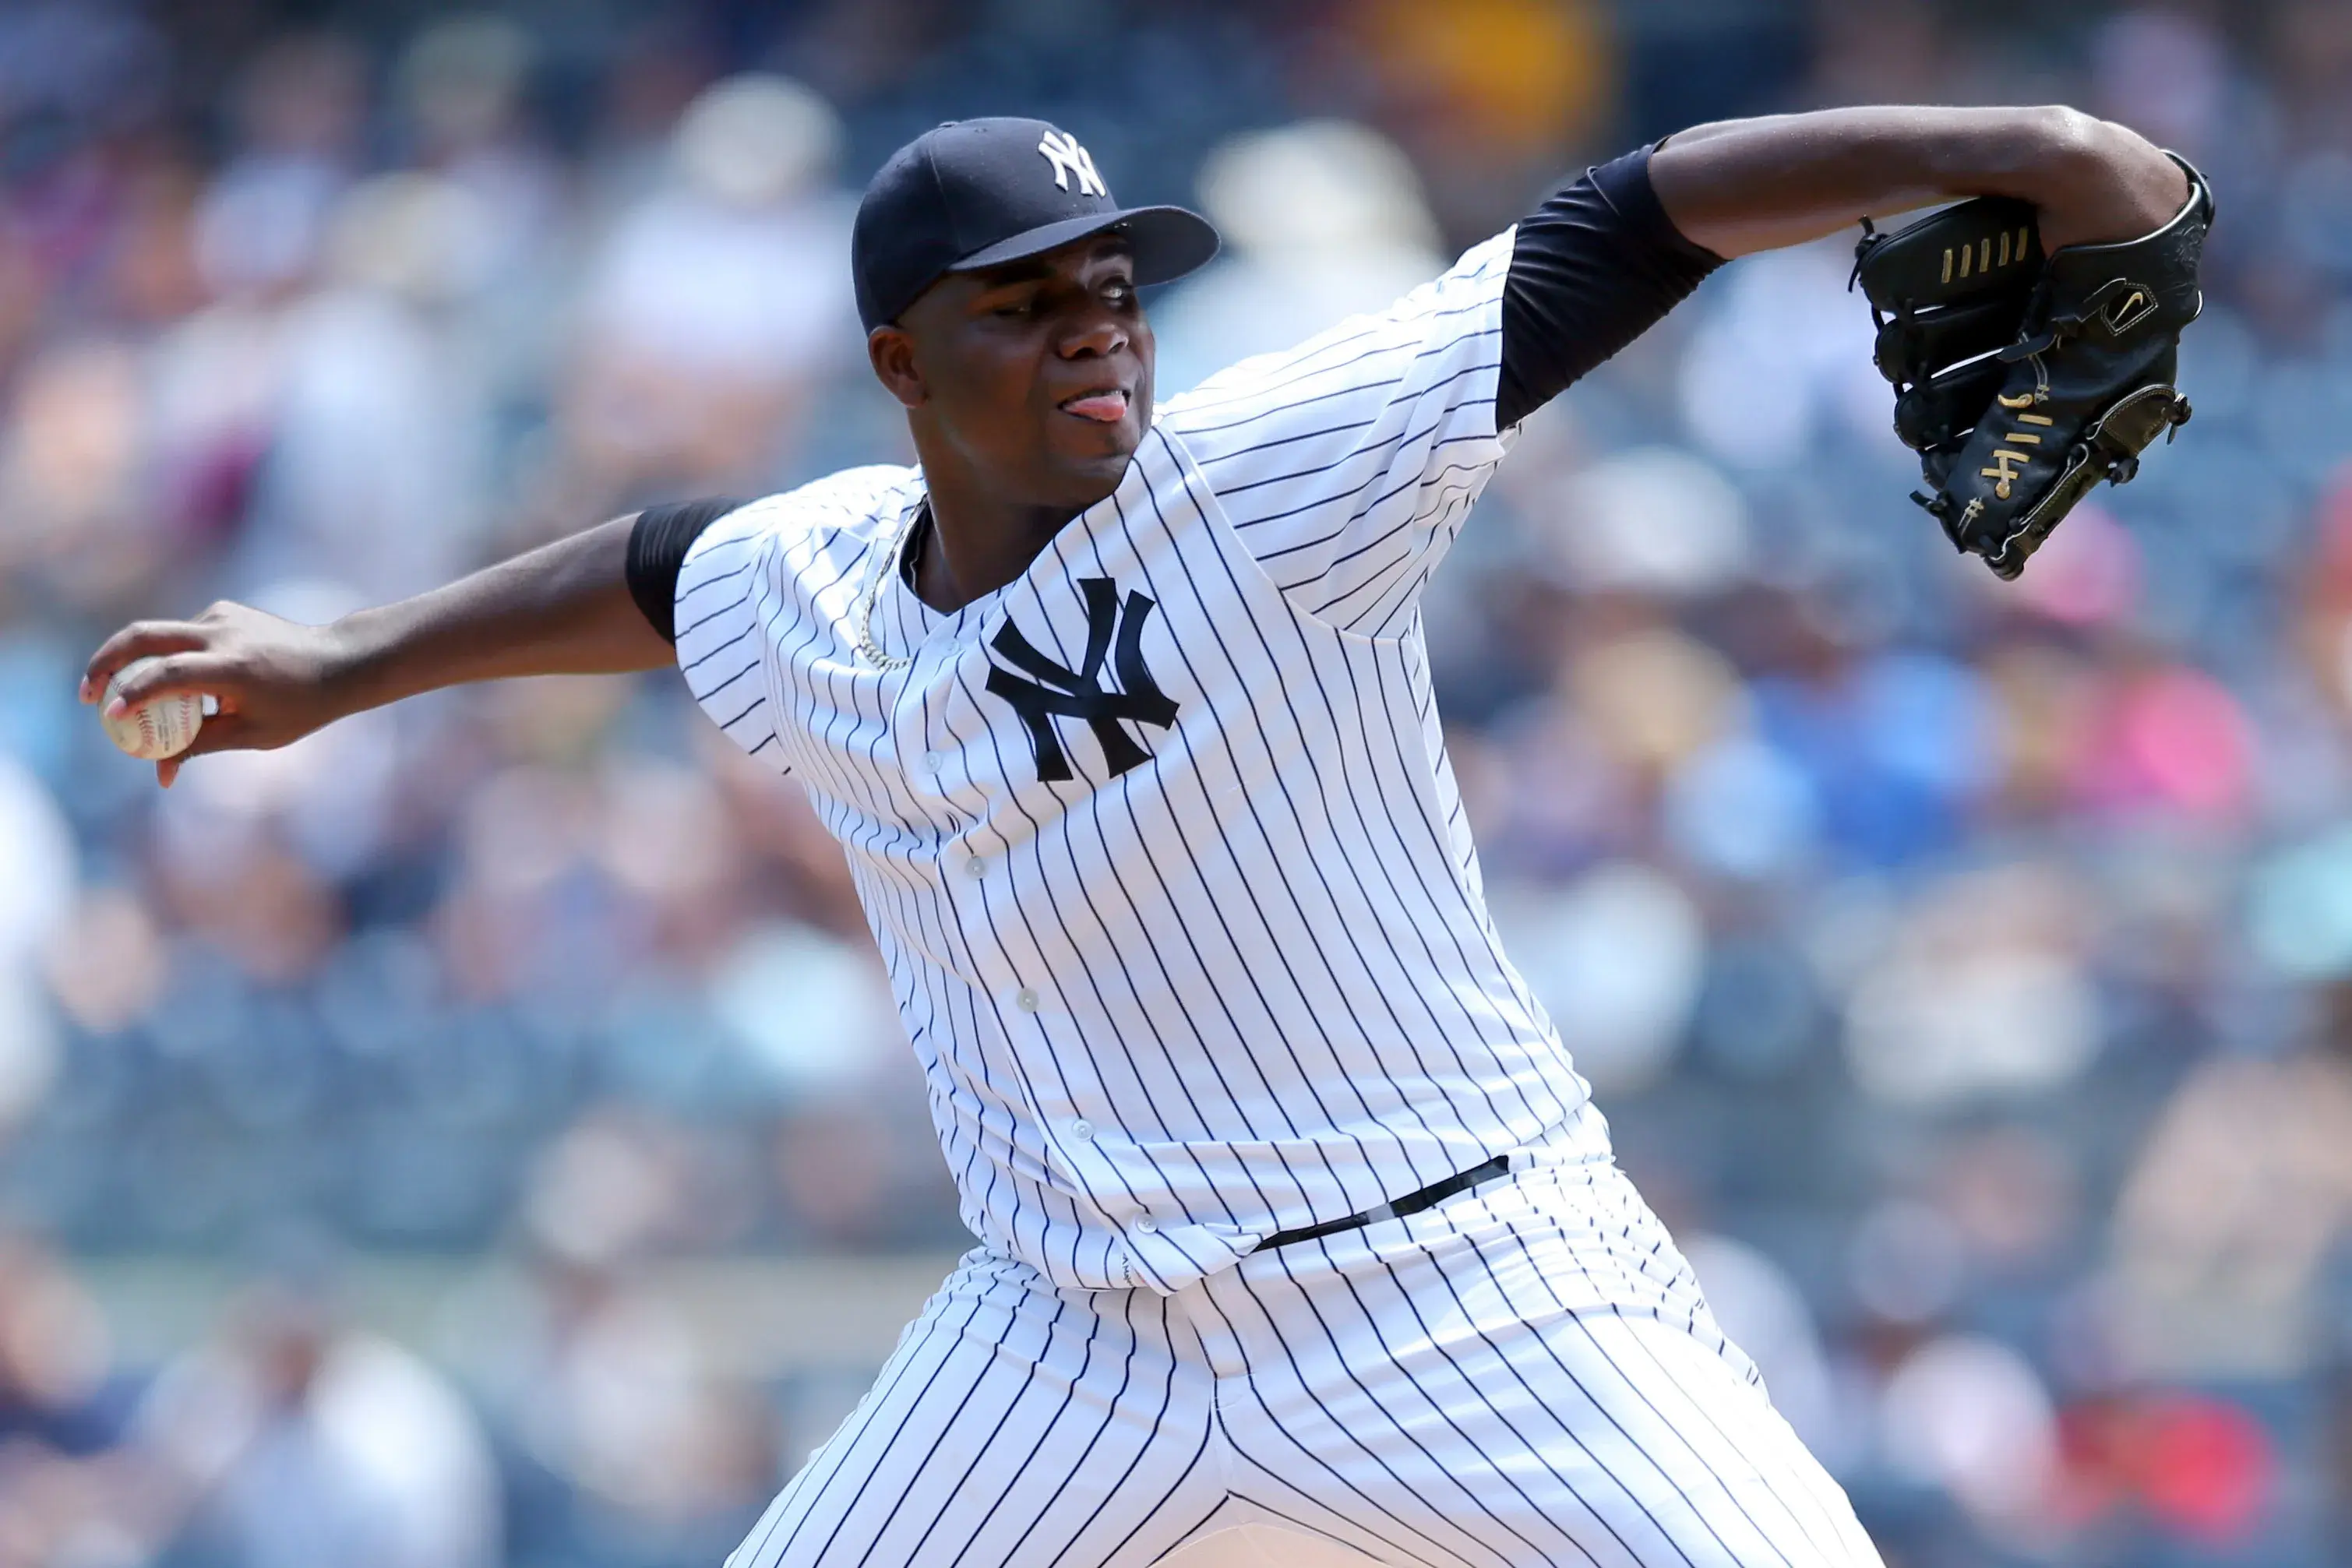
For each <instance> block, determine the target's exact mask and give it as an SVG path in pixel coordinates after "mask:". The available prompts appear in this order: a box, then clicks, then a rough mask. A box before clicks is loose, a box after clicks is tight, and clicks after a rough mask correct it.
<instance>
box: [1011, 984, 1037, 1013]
mask: <svg viewBox="0 0 2352 1568" xmlns="http://www.w3.org/2000/svg"><path fill="white" fill-rule="evenodd" d="M1013 1006H1014V1007H1016V1008H1019V1009H1021V1010H1022V1011H1023V1012H1024V1013H1034V1012H1035V1011H1036V1010H1037V993H1036V992H1034V991H1033V990H1031V989H1030V988H1028V987H1026V986H1024V987H1022V988H1020V989H1019V990H1017V991H1015V992H1013Z"/></svg>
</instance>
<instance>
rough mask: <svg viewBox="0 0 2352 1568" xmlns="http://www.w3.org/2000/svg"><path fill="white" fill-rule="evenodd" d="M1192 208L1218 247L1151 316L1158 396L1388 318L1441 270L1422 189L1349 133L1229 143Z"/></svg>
mask: <svg viewBox="0 0 2352 1568" xmlns="http://www.w3.org/2000/svg"><path fill="white" fill-rule="evenodd" d="M1201 205H1202V209H1203V210H1204V211H1205V213H1206V214H1207V215H1208V217H1209V220H1210V221H1211V222H1212V223H1213V224H1215V225H1217V230H1218V233H1219V235H1220V236H1221V237H1222V239H1223V250H1222V251H1221V252H1220V253H1219V256H1218V258H1217V260H1216V261H1214V262H1213V263H1211V264H1210V265H1209V266H1208V267H1204V268H1202V270H1201V271H1200V272H1198V273H1195V274H1194V275H1193V276H1192V277H1190V278H1187V279H1186V280H1185V281H1184V282H1183V283H1182V284H1181V285H1179V286H1178V287H1176V288H1174V289H1173V290H1171V293H1170V295H1169V297H1168V298H1167V300H1166V301H1165V302H1164V303H1162V304H1160V305H1159V306H1157V307H1155V308H1154V309H1153V311H1152V327H1153V331H1154V334H1155V336H1156V337H1157V338H1158V339H1159V341H1160V350H1159V361H1158V369H1157V372H1156V373H1157V375H1158V378H1159V387H1160V395H1161V396H1163V397H1164V396H1169V395H1171V394H1173V393H1176V392H1184V391H1188V390H1190V389H1191V388H1192V387H1193V386H1195V385H1197V384H1199V383H1200V382H1202V381H1205V380H1206V379H1208V378H1209V377H1210V376H1212V375H1214V374H1215V373H1216V372H1217V371H1221V370H1223V369H1224V368H1225V367H1226V366H1228V365H1231V364H1234V363H1235V362H1236V361H1241V360H1245V359H1248V358H1249V357H1250V356H1251V355H1253V354H1265V353H1273V352H1276V351H1278V350H1284V349H1288V348H1290V347H1292V346H1293V345H1294V344H1297V343H1301V342H1304V341H1306V340H1307V339H1308V338H1311V337H1313V336H1314V335H1315V334H1316V333H1318V332H1319V331H1321V330H1323V329H1325V328H1327V327H1329V326H1332V325H1334V324H1336V323H1337V322H1339V321H1341V320H1343V319H1346V318H1348V317H1349V316H1354V315H1359V314H1361V313H1362V312H1365V311H1368V310H1381V309H1385V308H1388V306H1390V305H1391V304H1392V303H1393V302H1395V301H1396V300H1398V299H1400V298H1403V297H1404V296H1405V295H1406V294H1408V293H1410V292H1412V290H1413V289H1415V288H1418V287H1421V285H1423V283H1426V282H1428V281H1429V280H1430V279H1431V278H1432V277H1435V276H1437V274H1438V273H1440V272H1442V271H1444V267H1445V263H1444V260H1443V259H1442V258H1441V257H1440V256H1439V254H1438V248H1437V225H1436V223H1435V221H1434V220H1433V218H1431V216H1430V215H1429V210H1428V208H1427V206H1426V205H1425V204H1423V198H1422V193H1421V179H1420V176H1419V175H1418V174H1416V173H1415V172H1413V167H1412V164H1411V163H1410V162H1407V161H1406V159H1405V156H1404V154H1403V153H1402V152H1399V151H1398V150H1397V149H1396V148H1395V146H1394V145H1392V144H1391V143H1390V142H1389V141H1387V140H1385V139H1384V138H1382V137H1381V135H1380V134H1379V133H1378V132H1376V131H1370V130H1367V129H1365V128H1364V127H1362V126H1360V125H1349V124H1347V123H1345V122H1342V121H1339V120H1323V121H1312V122H1309V123H1307V124H1303V125H1290V126H1284V127H1281V128H1280V129H1278V130H1274V131H1255V132H1252V133H1250V134H1248V135H1246V136H1240V137H1236V138H1234V140H1233V141H1229V142H1226V143H1225V144H1224V145H1223V146H1221V147H1219V148H1218V149H1217V150H1216V151H1215V152H1213V153H1211V154H1210V156H1209V161H1208V162H1207V163H1206V164H1205V165H1203V166H1202V171H1201Z"/></svg>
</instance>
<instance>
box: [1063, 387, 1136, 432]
mask: <svg viewBox="0 0 2352 1568" xmlns="http://www.w3.org/2000/svg"><path fill="white" fill-rule="evenodd" d="M1062 411H1063V412H1064V413H1075V414H1076V415H1077V416H1078V417H1079V418H1080V419H1091V420H1095V421H1097V423H1103V424H1117V423H1118V422H1119V421H1120V420H1122V419H1125V418H1126V417H1127V394H1126V393H1125V392H1118V391H1112V392H1087V393H1084V394H1082V395H1080V396H1078V397H1074V398H1071V399H1069V400H1068V401H1066V402H1064V403H1063V404H1062Z"/></svg>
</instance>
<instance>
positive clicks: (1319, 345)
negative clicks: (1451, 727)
mask: <svg viewBox="0 0 2352 1568" xmlns="http://www.w3.org/2000/svg"><path fill="white" fill-rule="evenodd" d="M1511 245H1512V234H1511V232H1510V231H1506V232H1504V233H1503V234H1500V235H1496V237H1495V238H1493V239H1491V240H1488V241H1487V242H1486V243H1485V244H1484V245H1481V246H1477V247H1476V248H1475V249H1473V250H1471V251H1470V252H1468V253H1467V254H1466V255H1465V256H1463V257H1462V259H1461V260H1460V261H1459V262H1457V263H1455V264H1454V267H1452V268H1451V269H1450V270H1448V271H1447V272H1445V273H1444V274H1443V275H1442V276H1440V277H1437V278H1435V279H1434V280H1433V281H1432V282H1429V283H1427V284H1424V285H1423V286H1422V287H1419V288H1417V289H1415V290H1413V291H1412V293H1411V294H1408V295H1406V296H1405V297H1404V298H1402V299H1401V300H1399V301H1398V302H1397V303H1396V304H1395V305H1394V306H1392V307H1391V308H1389V309H1387V310H1385V311H1381V312H1380V313H1378V314H1376V315H1370V316H1359V317H1355V318H1352V319H1349V320H1347V321H1343V322H1341V323H1340V324H1339V325H1338V326H1336V327H1333V328H1331V329H1329V330H1328V331H1325V332H1323V333H1320V334H1318V336H1316V337H1314V338H1311V339H1309V340H1307V341H1306V342H1305V343H1303V344H1301V345H1299V346H1298V347H1297V348H1296V349H1293V350H1289V351H1287V352H1285V353H1278V354H1267V355H1261V356H1259V357H1258V358H1255V359H1251V360H1244V361H1242V362H1241V363H1239V364H1237V365H1235V366H1234V367H1233V368H1231V369H1230V370H1227V371H1221V372H1220V373H1218V374H1217V375H1214V376H1212V377H1211V378H1210V379H1209V380H1208V381H1206V382H1202V384H1201V385H1200V386H1199V387H1198V388H1196V389H1194V390H1193V391H1192V392H1187V393H1186V394H1184V395H1183V396H1182V397H1180V398H1178V399H1176V400H1175V401H1174V402H1171V403H1170V404H1169V406H1168V407H1167V408H1166V409H1165V410H1163V411H1162V413H1161V414H1160V423H1162V424H1163V425H1164V426H1165V427H1166V428H1168V429H1169V430H1170V431H1171V432H1172V433H1173V434H1175V435H1176V436H1177V437H1178V438H1179V439H1181V441H1182V442H1183V443H1184V444H1185V447H1186V449H1187V450H1188V451H1190V452H1191V453H1192V458H1193V461H1194V462H1195V463H1196V464H1198V465H1199V466H1200V470H1201V473H1202V476H1203V477H1204V478H1205V479H1206V480H1207V482H1208V484H1209V486H1210V488H1211V489H1213V491H1215V493H1216V494H1217V496H1218V497H1219V499H1220V500H1221V501H1222V502H1223V507H1224V511H1225V515H1226V517H1228V518H1230V519H1231V520H1232V523H1233V526H1234V528H1235V530H1236V531H1237V532H1238V533H1239V534H1240V536H1241V538H1242V539H1243V541H1244V543H1245V544H1246V545H1247V546H1248V548H1249V549H1250V550H1251V552H1252V553H1253V554H1254V555H1255V556H1256V558H1257V559H1258V561H1259V563H1260V565H1262V566H1263V567H1264V568H1265V570H1266V572H1267V573H1268V575H1270V576H1271V577H1272V578H1273V579H1274V580H1275V581H1276V583H1277V584H1278V585H1280V587H1281V588H1282V591H1283V592H1284V593H1285V594H1286V596H1288V598H1289V599H1290V601H1291V602H1292V603H1293V604H1294V605H1296V606H1297V608H1298V609H1299V610H1301V611H1303V612H1306V613H1307V614H1309V615H1312V616H1315V617H1316V618H1317V619H1318V620H1322V621H1326V622H1330V623H1331V624H1334V625H1337V626H1339V627H1340V628H1342V629H1343V630H1347V631H1351V632H1361V633H1364V634H1367V635H1373V636H1380V635H1389V634H1393V633H1395V632H1401V631H1402V629H1403V628H1404V627H1405V626H1407V625H1408V624H1410V622H1411V621H1412V614H1413V610H1414V607H1415V605H1416V604H1417V603H1418V601H1419V596H1420V590H1421V586H1422V584H1423V582H1424V581H1426V580H1427V579H1428V576H1429V573H1430V571H1431V570H1433V568H1434V567H1435V566H1436V564H1437V562H1438V561H1439V560H1440V559H1442V558H1443V557H1444V552H1445V549H1446V547H1447V546H1448V545H1450V544H1451V543H1452V542H1453V539H1454V534H1455V532H1456V530H1458V529H1459V528H1460V527H1461V523H1462V518H1463V516H1464V515H1465V513H1467V512H1468V511H1469V509H1470V504H1471V503H1472V502H1473V501H1475V499H1476V498H1477V497H1478V493H1479V491H1480V490H1481V489H1483V488H1484V487H1485V486H1486V479H1487V477H1488V476H1490V475H1491V474H1492V473H1493V472H1494V468H1495V465H1496V461H1497V460H1499V459H1500V458H1501V456H1502V455H1503V453H1504V451H1505V449H1506V448H1507V445H1508V444H1509V442H1508V437H1507V434H1505V433H1504V432H1502V431H1498V430H1497V429H1496V424H1495V394H1496V375H1497V372H1498V371H1499V370H1500V367H1501V363H1502V352H1501V350H1502V329H1503V327H1502V310H1503V287H1504V283H1505V281H1506V279H1507V276H1508V274H1509V271H1510V266H1511Z"/></svg>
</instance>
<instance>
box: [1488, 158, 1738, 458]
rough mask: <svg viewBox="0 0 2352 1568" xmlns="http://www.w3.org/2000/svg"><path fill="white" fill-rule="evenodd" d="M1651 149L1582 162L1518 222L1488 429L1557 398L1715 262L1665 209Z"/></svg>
mask: <svg viewBox="0 0 2352 1568" xmlns="http://www.w3.org/2000/svg"><path fill="white" fill-rule="evenodd" d="M1650 152H1651V149H1649V148H1647V147H1643V148H1639V149H1637V150H1636V151H1634V152H1628V153H1627V154H1625V156H1624V157H1622V158H1619V159H1617V160H1615V161H1614V162H1608V163H1603V164H1601V165H1600V166H1599V167H1598V168H1593V169H1587V170H1586V171H1585V172H1583V173H1581V174H1580V175H1578V176H1577V177H1576V178H1575V179H1573V180H1570V182H1569V183H1567V184H1565V185H1562V186H1561V187H1560V188H1559V190H1557V191H1555V192H1553V193H1551V195H1550V196H1549V197H1548V198H1546V199H1545V201H1544V204H1543V205H1541V206H1539V207H1538V208H1537V209H1536V210H1535V211H1534V212H1533V213H1531V214H1528V216H1527V217H1526V218H1525V219H1524V220H1522V221H1521V223H1520V224H1519V229H1518V234H1517V235H1516V236H1515V238H1514V240H1513V242H1512V246H1511V271H1510V276H1509V277H1507V279H1506V280H1505V281H1504V284H1503V370H1502V378H1501V381H1500V383H1499V384H1498V386H1497V389H1496V394H1495V428H1496V429H1497V430H1505V429H1508V428H1509V427H1510V426H1512V425H1514V424H1517V423H1518V422H1519V421H1521V420H1523V419H1525V418H1526V417H1527V416H1528V414H1530V413H1534V412H1535V411H1536V410H1537V409H1539V408H1541V407H1542V406H1543V405H1544V404H1545V403H1547V402H1550V401H1551V400H1552V399H1553V398H1555V397H1557V396H1559V394H1560V393H1561V392H1564V391H1566V390H1567V388H1568V386H1569V383H1570V382H1573V381H1575V380H1576V379H1577V378H1578V377H1580V376H1581V375H1583V374H1584V373H1585V372H1586V371H1590V370H1591V369H1592V368H1593V367H1594V366H1595V365H1597V364H1599V363H1601V361H1603V360H1605V359H1607V358H1609V356H1610V355H1612V354H1614V353H1615V352H1617V350H1620V349H1622V348H1623V347H1624V346H1625V345H1626V344H1628V343H1630V342H1632V341H1633V340H1634V339H1636V338H1638V337H1640V336H1641V335H1642V334H1643V333H1644V332H1646V331H1648V330H1649V329H1650V328H1651V327H1652V326H1654V325H1655V324H1656V322H1657V320H1658V319H1659V318H1660V317H1662V316H1664V314H1665V313H1666V312H1667V311H1669V310H1671V309H1673V308H1675V306H1676V305H1679V304H1680V303H1682V301H1683V300H1684V299H1685V298H1688V297H1689V295H1690V292H1691V290H1692V289H1694V288H1696V287H1698V286H1699V282H1700V280H1701V279H1703V278H1705V277H1706V275H1707V274H1708V273H1710V272H1713V271H1714V270H1715V269H1716V268H1717V267H1721V266H1722V265H1723V258H1722V257H1721V256H1717V255H1716V254H1715V253H1714V252H1713V251H1711V250H1708V249H1707V248H1706V247H1705V246H1698V245H1694V244H1692V243H1691V242H1690V241H1689V240H1688V239H1685V237H1684V236H1683V233H1682V231H1681V230H1680V229H1677V228H1675V225H1674V220H1673V219H1671V218H1669V217H1667V216H1666V209H1665V208H1664V206H1662V205H1660V204H1659V203H1658V193H1657V192H1656V191H1654V190H1653V189H1652V188H1651V185H1650Z"/></svg>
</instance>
